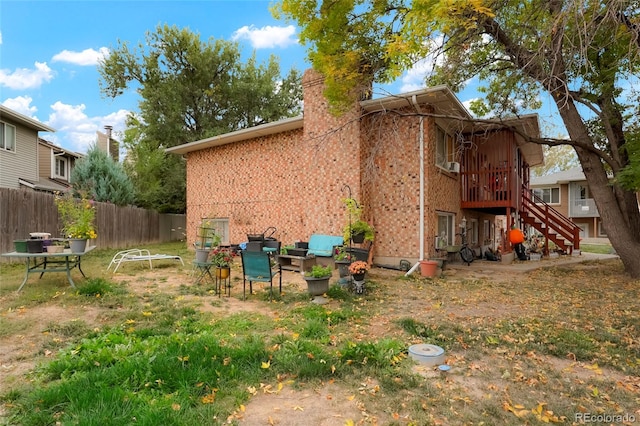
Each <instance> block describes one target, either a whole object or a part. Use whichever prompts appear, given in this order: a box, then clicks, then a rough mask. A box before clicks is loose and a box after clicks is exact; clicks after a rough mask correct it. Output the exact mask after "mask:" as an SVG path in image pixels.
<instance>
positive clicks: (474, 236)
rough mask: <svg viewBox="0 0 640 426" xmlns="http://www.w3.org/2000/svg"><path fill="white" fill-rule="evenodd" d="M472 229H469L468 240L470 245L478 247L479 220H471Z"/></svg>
mask: <svg viewBox="0 0 640 426" xmlns="http://www.w3.org/2000/svg"><path fill="white" fill-rule="evenodd" d="M470 222H471V223H470V225H471V226H470V227H469V228H470V229H469V233H468V234H467V239H468V241H469V244H471V245H478V232H479V229H478V219H471V220H470Z"/></svg>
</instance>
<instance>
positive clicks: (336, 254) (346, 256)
mask: <svg viewBox="0 0 640 426" xmlns="http://www.w3.org/2000/svg"><path fill="white" fill-rule="evenodd" d="M351 260H352V254H351V253H349V252H348V251H347V248H346V247H345V246H336V247H335V248H334V251H333V261H334V263H335V265H336V267H337V268H338V272H339V273H340V282H341V283H342V282H343V281H344V280H343V278H345V277H348V276H349V264H351Z"/></svg>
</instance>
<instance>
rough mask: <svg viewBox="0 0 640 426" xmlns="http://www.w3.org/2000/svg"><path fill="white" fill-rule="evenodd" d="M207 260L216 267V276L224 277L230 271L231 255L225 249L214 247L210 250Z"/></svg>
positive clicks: (226, 276) (227, 275)
mask: <svg viewBox="0 0 640 426" xmlns="http://www.w3.org/2000/svg"><path fill="white" fill-rule="evenodd" d="M209 261H210V262H211V263H212V264H213V265H215V267H216V277H218V278H222V279H226V278H228V277H229V274H230V273H231V263H232V262H233V255H232V254H231V252H230V251H229V250H227V249H222V248H215V249H213V251H212V252H211V256H210V258H209Z"/></svg>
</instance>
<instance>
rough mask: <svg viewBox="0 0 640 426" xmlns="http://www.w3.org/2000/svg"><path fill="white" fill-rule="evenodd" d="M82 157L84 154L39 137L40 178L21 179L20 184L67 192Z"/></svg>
mask: <svg viewBox="0 0 640 426" xmlns="http://www.w3.org/2000/svg"><path fill="white" fill-rule="evenodd" d="M80 158H82V155H81V154H78V153H77V152H73V151H69V150H66V149H64V148H62V147H60V146H57V145H54V144H53V143H52V142H49V141H47V140H44V139H41V138H39V139H38V163H39V170H38V171H39V179H38V181H37V182H31V181H28V180H26V179H20V184H21V185H23V186H26V187H29V188H32V189H35V190H39V191H48V192H56V191H62V192H65V191H67V190H68V189H69V188H71V172H72V171H73V168H74V167H75V165H76V161H77V160H78V159H80Z"/></svg>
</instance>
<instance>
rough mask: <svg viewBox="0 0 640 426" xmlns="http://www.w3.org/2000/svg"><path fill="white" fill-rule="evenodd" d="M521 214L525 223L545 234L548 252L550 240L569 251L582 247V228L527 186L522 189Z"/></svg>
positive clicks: (546, 250)
mask: <svg viewBox="0 0 640 426" xmlns="http://www.w3.org/2000/svg"><path fill="white" fill-rule="evenodd" d="M521 216H522V218H523V219H524V221H525V223H528V224H529V225H531V226H533V227H534V228H536V229H537V230H538V231H540V232H541V233H542V234H543V235H544V236H545V239H546V243H545V244H546V247H545V252H546V253H548V252H549V246H548V244H549V243H548V241H549V240H551V241H553V242H554V243H556V245H558V247H560V248H562V249H563V250H565V251H567V252H569V253H571V252H572V251H573V249H579V248H580V228H579V227H578V226H577V225H576V224H575V223H573V222H572V221H571V220H569V219H568V218H567V217H565V216H564V215H563V214H562V213H560V212H558V211H557V210H555V209H554V208H553V207H551V206H550V205H549V204H547V203H545V202H544V200H542V199H541V198H540V197H538V196H537V195H535V194H533V193H532V192H531V191H530V190H528V189H527V188H523V191H522V215H521ZM567 241H568V242H569V244H567Z"/></svg>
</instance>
